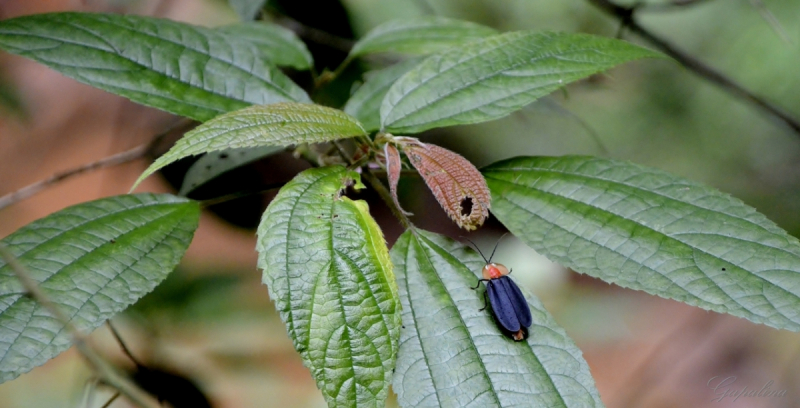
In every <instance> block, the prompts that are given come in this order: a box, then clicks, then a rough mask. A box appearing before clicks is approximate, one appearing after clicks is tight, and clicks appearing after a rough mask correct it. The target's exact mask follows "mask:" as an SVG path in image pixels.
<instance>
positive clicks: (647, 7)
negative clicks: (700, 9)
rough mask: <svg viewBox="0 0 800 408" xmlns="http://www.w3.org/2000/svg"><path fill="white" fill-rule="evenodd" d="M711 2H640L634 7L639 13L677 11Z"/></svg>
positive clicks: (678, 0) (676, 0)
mask: <svg viewBox="0 0 800 408" xmlns="http://www.w3.org/2000/svg"><path fill="white" fill-rule="evenodd" d="M709 1H710V0H672V1H665V2H661V3H644V2H638V3H636V4H634V5H633V6H632V8H635V9H636V10H637V11H669V10H675V9H681V8H686V7H688V6H696V5H698V4H700V3H708V2H709Z"/></svg>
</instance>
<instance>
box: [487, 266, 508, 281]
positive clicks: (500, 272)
mask: <svg viewBox="0 0 800 408" xmlns="http://www.w3.org/2000/svg"><path fill="white" fill-rule="evenodd" d="M482 273H483V279H497V278H502V277H503V276H506V275H508V268H506V267H505V265H503V264H499V263H494V262H492V263H487V264H486V266H484V267H483V271H482Z"/></svg>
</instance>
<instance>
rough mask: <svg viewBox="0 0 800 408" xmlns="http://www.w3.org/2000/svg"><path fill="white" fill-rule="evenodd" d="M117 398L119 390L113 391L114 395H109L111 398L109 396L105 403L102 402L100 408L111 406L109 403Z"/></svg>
mask: <svg viewBox="0 0 800 408" xmlns="http://www.w3.org/2000/svg"><path fill="white" fill-rule="evenodd" d="M117 398H119V391H117V392H115V393H114V395H112V396H111V398H109V399H108V401H106V403H105V404H103V406H102V407H100V408H108V407H110V406H111V404H112V403H113V402H114V401H116V400H117Z"/></svg>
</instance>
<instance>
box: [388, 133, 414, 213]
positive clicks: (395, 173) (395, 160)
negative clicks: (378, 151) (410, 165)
mask: <svg viewBox="0 0 800 408" xmlns="http://www.w3.org/2000/svg"><path fill="white" fill-rule="evenodd" d="M383 154H384V156H386V175H387V177H388V178H389V190H391V193H392V200H394V205H396V206H397V208H398V209H399V210H400V212H402V213H403V214H405V215H414V214H411V213H410V212H407V211H405V210H403V207H401V206H400V201H398V200H397V183H398V182H399V181H400V170H401V169H402V167H403V163H402V162H401V161H400V152H398V151H397V148H396V147H394V146H392V145H391V144H389V143H386V144H385V145H384V147H383Z"/></svg>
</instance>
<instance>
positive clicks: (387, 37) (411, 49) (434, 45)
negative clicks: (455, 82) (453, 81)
mask: <svg viewBox="0 0 800 408" xmlns="http://www.w3.org/2000/svg"><path fill="white" fill-rule="evenodd" d="M495 34H497V31H495V30H494V29H492V28H489V27H486V26H484V25H480V24H477V23H472V22H469V21H463V20H453V19H450V18H446V17H435V16H424V17H414V18H404V19H400V20H392V21H389V22H386V23H384V24H381V25H379V26H378V27H375V28H374V29H373V30H372V31H370V32H369V33H367V35H365V36H364V38H362V39H361V40H359V41H358V42H357V43H356V44H355V45H354V46H353V49H352V50H351V51H350V56H351V57H357V56H359V55H364V54H370V53H378V52H396V53H403V54H415V55H424V54H430V53H433V52H436V51H441V50H444V49H447V48H451V47H455V46H459V45H462V44H466V43H468V42H470V41H473V40H477V39H480V38H484V37H488V36H491V35H495Z"/></svg>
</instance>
